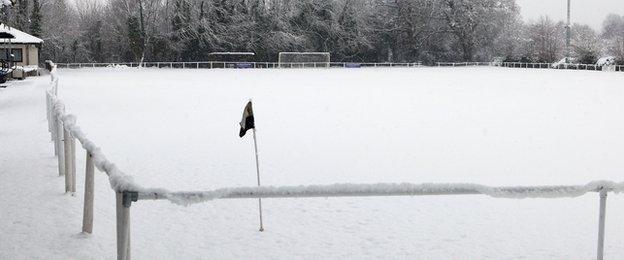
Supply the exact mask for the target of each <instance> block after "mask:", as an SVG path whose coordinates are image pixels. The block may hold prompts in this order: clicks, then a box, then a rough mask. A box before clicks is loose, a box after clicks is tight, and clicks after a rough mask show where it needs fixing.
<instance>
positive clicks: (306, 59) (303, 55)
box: [278, 52, 331, 68]
mask: <svg viewBox="0 0 624 260" xmlns="http://www.w3.org/2000/svg"><path fill="white" fill-rule="evenodd" d="M330 56H331V55H330V54H329V52H280V53H279V57H278V64H279V67H280V68H329V63H330Z"/></svg>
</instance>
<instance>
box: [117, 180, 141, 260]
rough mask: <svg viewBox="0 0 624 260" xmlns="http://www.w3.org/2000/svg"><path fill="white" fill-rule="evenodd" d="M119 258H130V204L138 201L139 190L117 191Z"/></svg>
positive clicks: (119, 259)
mask: <svg viewBox="0 0 624 260" xmlns="http://www.w3.org/2000/svg"><path fill="white" fill-rule="evenodd" d="M116 194H117V202H116V209H117V260H130V206H131V204H132V202H133V201H137V200H138V198H139V194H138V193H137V192H131V191H123V192H119V191H118V192H117V193H116Z"/></svg>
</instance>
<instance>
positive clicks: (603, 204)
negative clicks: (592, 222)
mask: <svg viewBox="0 0 624 260" xmlns="http://www.w3.org/2000/svg"><path fill="white" fill-rule="evenodd" d="M606 208H607V190H606V189H604V188H602V189H601V190H600V213H599V216H598V256H597V257H596V259H598V260H602V259H603V258H604V238H605V213H606V210H607V209H606Z"/></svg>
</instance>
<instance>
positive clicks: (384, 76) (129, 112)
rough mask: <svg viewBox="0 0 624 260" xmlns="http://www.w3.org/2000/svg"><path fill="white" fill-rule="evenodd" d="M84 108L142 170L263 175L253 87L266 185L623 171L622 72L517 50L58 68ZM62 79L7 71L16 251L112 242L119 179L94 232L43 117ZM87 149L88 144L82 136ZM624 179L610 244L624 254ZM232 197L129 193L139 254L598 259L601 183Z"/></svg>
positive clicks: (120, 158)
mask: <svg viewBox="0 0 624 260" xmlns="http://www.w3.org/2000/svg"><path fill="white" fill-rule="evenodd" d="M59 72H60V76H61V80H60V88H59V97H60V98H61V99H63V100H65V102H66V104H67V107H66V109H67V111H68V112H69V113H73V114H75V115H77V116H78V124H79V125H80V126H81V127H82V129H83V130H84V132H85V133H87V135H88V137H89V138H90V139H91V140H93V141H94V142H95V143H97V144H98V145H99V146H100V147H101V148H102V149H103V151H104V153H105V154H106V155H107V157H108V159H110V160H111V161H113V162H115V163H116V164H117V166H118V167H119V168H120V169H122V170H123V171H124V172H126V173H128V174H131V175H132V176H134V179H135V181H136V182H137V183H139V184H141V185H142V186H144V187H163V188H167V189H169V190H180V191H183V190H189V191H192V190H209V189H216V188H221V187H232V186H253V185H254V184H255V181H256V179H255V164H254V161H253V158H254V157H253V156H254V155H253V143H252V140H251V136H246V137H244V138H243V139H240V138H238V127H239V126H238V121H239V120H240V117H241V113H242V109H243V106H244V104H245V102H246V100H247V99H249V98H253V100H254V106H255V107H254V110H255V111H254V112H255V114H256V126H257V130H258V142H259V152H260V163H261V165H260V167H261V174H262V182H263V184H264V185H300V184H302V185H310V184H331V183H346V182H349V183H377V182H411V183H423V182H471V183H480V184H485V185H552V184H585V183H587V182H589V181H592V180H600V179H606V180H613V181H618V182H619V181H623V180H624V178H622V177H621V176H622V175H621V172H620V171H621V170H622V169H624V160H622V159H621V158H620V157H621V155H622V154H624V135H623V134H622V133H624V123H623V122H622V120H620V118H621V115H622V114H624V105H622V104H623V103H622V100H624V88H622V86H624V74H618V73H602V72H593V71H565V70H537V69H529V70H524V69H505V68H409V69H408V68H393V69H354V70H348V69H331V70H326V69H318V70H316V69H309V70H181V69H174V70H168V69H129V68H108V69H80V70H60V71H59ZM48 81H49V78H48V77H39V78H29V79H27V80H26V81H22V82H16V83H15V85H14V86H12V87H10V88H7V89H0V144H2V146H1V147H0V154H1V155H2V156H0V178H1V179H0V190H2V194H3V195H2V198H1V199H0V208H1V209H2V210H0V230H1V234H2V235H0V258H2V259H4V258H9V259H14V258H25V259H30V258H58V259H68V258H75V259H85V258H97V259H99V258H106V259H111V258H114V257H115V222H114V219H115V216H114V212H115V211H114V193H113V192H112V190H111V189H110V187H109V184H108V181H107V179H106V176H105V175H104V174H102V173H100V174H96V180H95V181H96V190H97V193H96V199H95V204H96V208H95V225H94V234H92V235H83V234H80V233H79V232H80V225H81V217H82V209H81V207H82V189H83V181H84V174H83V172H84V154H83V153H82V152H81V151H82V150H80V149H79V150H78V151H80V153H79V158H78V163H77V165H78V192H77V194H76V196H75V197H72V196H69V195H64V194H63V191H64V187H63V182H64V181H63V179H62V178H59V177H57V176H56V175H57V173H56V160H55V159H54V157H53V156H52V155H53V153H52V149H53V146H52V144H51V143H50V142H49V135H48V133H47V131H46V130H47V123H46V121H45V99H44V90H45V88H46V87H47V85H46V84H47V82H48ZM78 147H79V146H78ZM622 202H624V195H616V194H612V195H610V196H609V199H608V204H607V229H606V230H607V232H606V249H605V251H606V257H607V258H612V259H617V258H618V257H621V256H624V245H622V243H620V242H619V241H622V240H623V239H624V226H622V225H620V224H619V222H621V221H619V220H620V219H622V218H623V217H624V208H622V207H619V205H622ZM256 203H257V201H256V200H253V199H246V200H217V201H210V202H207V203H203V204H196V205H193V206H189V207H182V206H178V205H174V204H172V203H169V202H166V201H140V202H138V203H134V204H133V206H132V255H133V257H134V258H137V259H173V258H210V259H214V258H216V259H229V258H243V259H249V258H254V259H255V258H261V259H265V258H266V259H275V258H281V259H290V258H307V259H317V258H329V259H343V258H352V259H360V258H386V259H397V258H403V259H414V258H416V259H449V258H450V259H458V258H461V259H465V258H468V259H487V258H491V259H522V258H527V259H591V258H593V257H595V252H596V239H597V227H598V225H597V222H598V212H597V210H598V195H597V194H595V193H590V194H588V195H584V196H581V197H578V198H564V199H523V200H514V199H496V198H490V197H486V196H480V195H466V196H430V197H367V198H314V199H266V200H264V201H263V207H264V210H265V211H264V217H265V227H266V231H265V232H263V233H260V232H258V231H257V223H258V220H257V205H256Z"/></svg>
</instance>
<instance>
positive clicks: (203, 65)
mask: <svg viewBox="0 0 624 260" xmlns="http://www.w3.org/2000/svg"><path fill="white" fill-rule="evenodd" d="M56 66H57V68H71V69H77V68H107V67H111V68H114V67H133V68H134V67H145V68H180V69H223V68H226V69H234V68H256V69H273V68H362V67H420V66H422V63H420V62H401V63H396V62H377V63H375V62H234V61H195V62H180V61H176V62H143V63H139V62H111V63H56Z"/></svg>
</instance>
